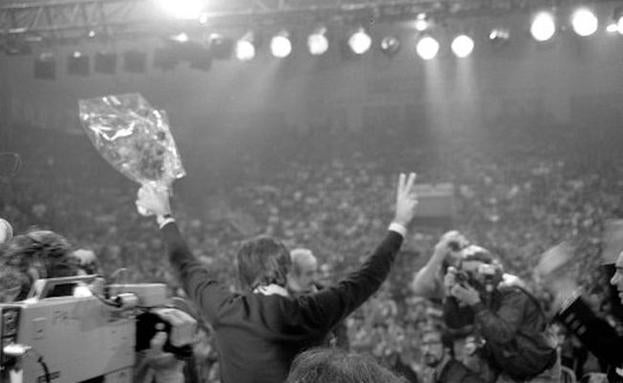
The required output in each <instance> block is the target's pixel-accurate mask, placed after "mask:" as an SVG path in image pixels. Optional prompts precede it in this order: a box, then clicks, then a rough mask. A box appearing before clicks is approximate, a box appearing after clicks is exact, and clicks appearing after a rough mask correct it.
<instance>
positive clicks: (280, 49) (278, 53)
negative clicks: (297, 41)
mask: <svg viewBox="0 0 623 383" xmlns="http://www.w3.org/2000/svg"><path fill="white" fill-rule="evenodd" d="M270 52H271V53H272V54H273V56H275V57H277V58H280V59H282V58H286V57H288V56H289V55H290V53H292V42H291V41H290V39H289V38H288V35H287V33H280V34H278V35H276V36H273V38H272V40H270Z"/></svg>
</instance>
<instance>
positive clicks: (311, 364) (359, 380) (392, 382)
mask: <svg viewBox="0 0 623 383" xmlns="http://www.w3.org/2000/svg"><path fill="white" fill-rule="evenodd" d="M328 382H330V383H405V380H404V379H402V378H399V377H398V376H396V375H394V374H393V373H392V372H391V371H389V370H388V369H387V368H385V367H383V366H381V365H380V364H379V363H378V362H377V361H376V360H374V359H373V358H372V357H370V356H367V355H362V354H355V353H349V352H346V351H344V350H342V349H338V348H315V349H311V350H308V351H305V352H303V353H301V354H299V355H298V356H297V357H296V359H294V362H293V363H292V367H291V368H290V373H289V374H288V378H287V380H286V383H328Z"/></svg>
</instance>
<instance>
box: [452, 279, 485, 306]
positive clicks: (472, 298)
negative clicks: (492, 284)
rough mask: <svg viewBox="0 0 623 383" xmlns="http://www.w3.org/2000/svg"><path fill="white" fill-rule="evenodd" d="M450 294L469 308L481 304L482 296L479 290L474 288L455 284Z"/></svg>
mask: <svg viewBox="0 0 623 383" xmlns="http://www.w3.org/2000/svg"><path fill="white" fill-rule="evenodd" d="M450 293H451V294H452V295H453V296H454V297H455V298H456V299H458V300H459V302H462V303H464V304H466V305H468V306H474V305H476V304H478V303H480V294H479V293H478V290H476V289H475V288H473V287H472V286H463V285H461V284H458V283H457V284H455V285H454V286H453V287H452V289H451V290H450Z"/></svg>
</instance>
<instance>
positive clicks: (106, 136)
mask: <svg viewBox="0 0 623 383" xmlns="http://www.w3.org/2000/svg"><path fill="white" fill-rule="evenodd" d="M79 107H80V121H81V122H82V126H83V128H84V130H85V131H86V133H87V136H89V139H90V140H91V142H92V143H93V145H94V146H95V148H96V149H97V150H98V151H99V153H100V154H101V155H102V157H104V159H106V161H108V162H109V163H110V164H111V165H112V166H113V167H114V168H115V169H117V170H118V171H120V172H121V173H122V174H124V175H125V176H126V177H128V178H130V179H131V180H134V181H136V182H138V183H140V184H147V183H151V184H154V185H156V186H159V187H166V188H170V187H171V184H172V183H173V181H174V180H175V179H178V178H181V177H183V176H184V175H185V174H186V172H185V170H184V167H183V165H182V160H181V158H180V155H179V152H178V150H177V146H176V145H175V140H174V139H173V136H172V135H171V130H170V128H169V120H168V117H167V114H166V112H164V111H160V110H157V109H154V108H153V107H152V106H151V105H150V104H149V103H148V102H147V100H145V99H144V98H143V96H141V95H140V94H138V93H132V94H123V95H114V96H105V97H99V98H91V99H85V100H80V101H79Z"/></svg>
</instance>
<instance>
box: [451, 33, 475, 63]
mask: <svg viewBox="0 0 623 383" xmlns="http://www.w3.org/2000/svg"><path fill="white" fill-rule="evenodd" d="M451 48H452V52H454V55H455V56H456V57H459V58H464V57H467V56H469V55H470V54H472V51H473V50H474V40H472V38H471V37H469V36H467V35H459V36H456V37H455V38H454V40H452V45H451Z"/></svg>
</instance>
